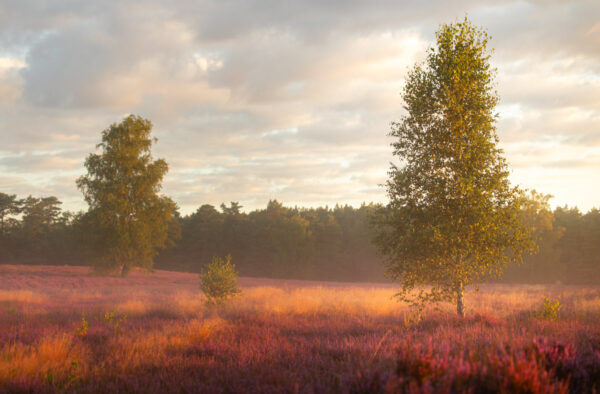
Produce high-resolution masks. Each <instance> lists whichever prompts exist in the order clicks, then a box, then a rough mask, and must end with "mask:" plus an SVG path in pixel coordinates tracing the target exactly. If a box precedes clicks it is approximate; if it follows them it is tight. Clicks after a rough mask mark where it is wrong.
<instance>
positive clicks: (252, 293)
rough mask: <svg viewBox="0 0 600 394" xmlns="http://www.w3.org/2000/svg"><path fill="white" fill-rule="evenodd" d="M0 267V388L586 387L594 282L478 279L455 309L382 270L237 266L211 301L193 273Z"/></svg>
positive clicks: (598, 308)
mask: <svg viewBox="0 0 600 394" xmlns="http://www.w3.org/2000/svg"><path fill="white" fill-rule="evenodd" d="M0 278H2V280H0V392H48V393H52V392H102V393H104V392H140V393H152V392H173V393H175V392H177V393H180V392H215V393H219V392H244V393H246V392H310V393H312V392H465V391H471V392H484V391H488V392H594V391H596V392H597V391H600V288H592V287H575V286H528V285H523V286H509V285H486V286H483V287H482V289H481V291H480V292H479V293H475V292H467V295H466V305H467V317H466V318H464V319H460V318H457V317H456V316H455V313H454V308H453V306H451V305H442V306H441V308H440V310H429V311H427V312H426V313H425V314H424V315H423V316H422V317H421V318H415V317H414V316H412V315H411V312H410V310H409V309H408V308H406V307H405V306H404V305H402V304H398V303H397V302H396V301H394V300H392V299H391V297H392V295H393V294H394V288H393V286H390V285H368V284H342V283H325V282H324V283H319V282H303V281H282V280H266V279H250V278H242V279H241V280H240V284H241V289H242V292H243V293H242V295H241V296H240V297H238V298H237V299H236V300H234V301H233V302H231V303H229V304H226V305H225V306H223V307H221V308H211V307H208V306H206V304H205V302H204V301H205V300H204V299H203V296H202V295H201V292H200V290H199V288H198V286H199V284H198V277H197V275H193V274H183V273H172V272H164V271H157V273H155V274H146V273H143V272H133V273H132V275H131V277H130V278H126V279H122V278H117V277H108V278H104V277H96V276H93V275H90V274H89V271H88V269H87V268H83V267H24V266H7V265H4V266H0ZM545 297H547V298H545ZM559 297H560V298H559ZM544 299H560V304H561V308H560V319H558V320H556V321H553V320H548V319H544V318H543V317H541V316H540V313H539V311H540V307H541V306H542V305H543V304H542V303H543V302H544ZM84 321H85V322H86V323H84ZM84 326H85V329H84Z"/></svg>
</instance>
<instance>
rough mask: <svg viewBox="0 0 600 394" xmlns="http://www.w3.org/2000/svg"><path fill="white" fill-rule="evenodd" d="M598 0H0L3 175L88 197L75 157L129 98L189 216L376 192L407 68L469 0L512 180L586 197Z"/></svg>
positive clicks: (14, 187)
mask: <svg viewBox="0 0 600 394" xmlns="http://www.w3.org/2000/svg"><path fill="white" fill-rule="evenodd" d="M599 13H600V4H598V2H597V1H587V0H578V1H571V2H562V1H549V2H548V1H541V2H538V1H509V2H506V1H499V0H498V1H496V0H487V1H484V2H481V1H474V0H472V1H471V0H462V1H459V2H442V1H436V2H434V3H427V4H424V3H422V2H418V1H408V2H398V1H392V0H386V1H380V2H365V1H361V0H349V1H343V2H342V1H321V0H307V1H302V2H281V1H275V0H264V1H258V0H250V1H241V0H238V1H192V0H174V1H171V2H169V3H168V4H167V3H165V2H161V1H157V0H140V1H134V0H125V1H116V0H109V1H103V2H81V1H76V0H58V1H54V2H38V1H33V0H6V1H3V2H2V4H0V48H2V50H1V51H0V119H2V123H0V139H1V140H2V146H0V168H1V169H2V172H3V173H10V174H11V176H10V177H5V178H2V179H0V187H1V188H2V189H3V191H5V192H10V193H20V194H29V193H31V194H34V195H36V194H40V195H41V194H44V193H50V194H55V195H57V196H58V197H59V198H61V199H64V200H65V204H64V207H65V208H67V209H68V208H69V207H77V208H79V207H82V205H83V202H82V199H81V194H80V193H79V191H77V189H76V188H75V185H74V179H75V178H76V176H77V175H78V174H80V173H82V172H83V161H84V159H85V157H86V155H87V154H88V153H90V152H93V151H94V150H95V145H96V144H97V143H98V142H99V140H100V132H101V131H102V130H103V129H105V128H106V127H108V126H109V125H110V124H111V123H113V122H118V121H119V120H120V119H121V118H122V117H123V116H124V115H126V114H129V113H136V114H140V115H141V116H144V117H146V118H149V119H151V120H152V121H153V123H154V135H155V136H157V137H158V143H157V144H156V145H155V146H154V150H153V152H154V155H155V156H156V157H164V158H165V159H166V160H167V161H168V162H169V164H170V172H169V174H168V175H167V177H166V178H165V182H164V192H165V193H167V194H169V195H171V196H172V197H173V198H174V199H175V200H176V201H177V202H178V203H179V204H180V206H181V207H182V210H183V212H184V213H187V212H191V211H193V210H195V209H196V208H197V207H198V206H199V205H201V204H202V203H205V202H210V203H213V204H215V205H217V204H219V203H220V202H222V201H230V200H239V201H240V202H242V205H244V206H245V207H246V208H247V209H254V208H258V207H262V206H264V204H265V203H266V201H268V200H269V199H272V198H277V199H279V200H282V201H284V202H286V203H289V204H297V205H313V206H314V205H318V204H329V205H332V204H335V203H336V202H339V203H346V202H348V203H353V204H358V203H360V202H362V201H384V200H385V191H384V189H383V188H380V187H378V186H377V185H378V184H380V183H383V182H384V181H385V179H386V176H387V170H388V166H389V164H388V163H389V162H390V161H391V160H393V157H392V155H391V148H390V147H389V143H390V142H391V140H390V139H389V137H387V133H388V131H389V125H390V122H391V121H394V120H398V119H399V118H400V116H401V115H402V113H403V111H404V110H403V109H402V100H401V97H400V95H399V93H400V92H401V89H402V86H403V83H404V77H405V75H406V71H407V70H408V69H409V68H410V67H412V66H413V65H414V64H415V62H419V61H421V60H422V59H423V58H424V56H425V50H426V48H427V47H428V46H429V45H431V43H432V42H433V40H434V32H435V30H437V28H438V27H439V24H441V23H446V22H454V21H456V20H460V19H462V18H463V17H464V16H465V15H468V16H469V18H471V19H472V20H473V21H474V23H476V24H478V25H481V26H485V27H486V28H487V30H488V31H489V32H490V34H491V35H492V36H493V40H492V42H491V45H492V46H493V47H495V53H494V56H493V58H492V61H493V63H494V65H495V66H496V67H497V68H498V78H497V89H498V92H499V94H500V97H501V105H500V106H499V107H498V112H499V122H498V125H497V126H498V134H499V136H500V139H501V142H502V147H503V148H504V149H505V152H506V156H507V159H508V161H509V163H510V164H511V166H512V168H513V175H512V177H513V180H514V181H515V182H517V183H521V184H524V185H526V186H528V187H535V188H538V189H540V190H542V191H545V192H548V193H552V194H555V195H556V196H557V198H556V203H557V204H564V203H569V204H571V205H574V204H575V205H579V206H580V207H582V208H583V209H588V208H590V207H591V206H593V205H598V203H597V202H596V201H594V197H593V196H594V195H597V194H598V191H599V190H597V189H594V187H596V188H597V186H590V185H589V184H590V183H591V184H596V185H598V184H600V182H599V181H600V179H598V175H597V174H594V173H593V172H591V169H592V168H594V166H596V165H597V160H598V159H597V156H594V152H597V151H598V149H600V137H599V136H600V122H599V116H600V115H599V108H600V93H599V92H600V86H599V85H600V24H599V22H598V21H597V17H596V15H598V14H599ZM557 171H560V174H561V177H562V176H564V179H562V178H561V179H560V180H559V179H557V176H556V173H557ZM580 174H586V176H588V180H587V183H586V184H585V185H583V184H580V183H579V182H581V179H582V178H581V176H580ZM561 188H566V189H568V192H564V193H561V190H562V189H561ZM590 188H592V189H593V190H595V194H594V193H590ZM553 189H557V190H553ZM567 199H570V200H568V201H567Z"/></svg>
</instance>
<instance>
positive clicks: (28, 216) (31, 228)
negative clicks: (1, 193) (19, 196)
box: [21, 196, 62, 240]
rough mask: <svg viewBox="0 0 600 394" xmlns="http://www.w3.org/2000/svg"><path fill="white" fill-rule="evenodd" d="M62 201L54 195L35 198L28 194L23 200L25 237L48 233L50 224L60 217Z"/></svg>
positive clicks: (40, 235)
mask: <svg viewBox="0 0 600 394" xmlns="http://www.w3.org/2000/svg"><path fill="white" fill-rule="evenodd" d="M61 204H62V202H60V201H59V200H58V198H56V197H54V196H50V197H42V198H36V197H32V196H29V197H27V198H26V199H25V200H23V207H22V208H21V210H22V212H23V224H22V225H23V232H24V233H25V234H26V237H27V238H29V239H30V240H31V239H35V238H38V237H43V236H44V235H46V234H48V233H49V231H50V228H51V226H52V225H54V224H56V223H57V222H58V221H59V220H60V217H61V209H60V205H61Z"/></svg>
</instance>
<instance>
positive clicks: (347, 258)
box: [0, 192, 600, 284]
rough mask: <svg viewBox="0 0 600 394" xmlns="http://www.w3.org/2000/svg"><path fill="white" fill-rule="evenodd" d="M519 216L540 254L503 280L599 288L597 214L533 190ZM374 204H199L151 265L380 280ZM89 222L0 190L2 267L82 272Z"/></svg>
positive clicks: (52, 202)
mask: <svg viewBox="0 0 600 394" xmlns="http://www.w3.org/2000/svg"><path fill="white" fill-rule="evenodd" d="M527 197H528V199H527V201H528V204H526V205H525V208H524V210H523V212H522V219H523V220H524V221H525V222H526V223H527V224H528V226H530V228H531V230H532V232H533V234H534V235H535V238H536V241H537V244H538V251H537V253H535V254H533V255H529V256H526V257H525V259H524V261H523V262H522V263H521V264H518V265H512V266H509V267H508V268H507V269H506V271H505V274H504V276H503V278H501V279H498V280H501V281H502V282H507V283H549V284H555V283H562V284H594V283H599V282H600V210H598V209H591V210H590V211H588V212H587V213H582V212H580V211H579V209H577V208H576V207H568V206H565V207H557V208H556V209H554V210H552V209H551V208H550V205H549V199H550V196H548V195H543V194H539V193H536V192H531V193H529V195H528V196H527ZM381 209H384V208H383V207H382V206H381V205H379V204H374V203H370V204H363V205H361V206H360V207H352V206H348V205H336V206H335V207H319V208H301V207H287V206H285V205H283V204H282V203H280V202H278V201H276V200H272V201H269V202H268V204H267V206H266V208H264V209H257V210H254V211H251V212H245V211H243V207H242V206H241V205H240V204H239V203H237V202H231V203H230V204H229V205H226V204H221V206H220V207H215V206H212V205H209V204H204V205H201V206H200V207H199V208H198V209H197V210H196V211H195V212H193V213H191V214H189V215H185V216H181V215H177V224H178V226H172V227H173V228H171V229H170V231H169V234H170V236H169V237H170V239H169V242H168V244H169V247H168V248H166V249H164V250H162V251H161V252H160V253H159V255H158V256H157V257H156V259H155V261H156V263H155V268H158V269H165V270H172V271H182V272H200V270H201V268H202V267H203V266H204V265H205V264H207V263H209V262H210V260H211V258H212V257H213V256H225V255H227V254H230V255H231V256H232V262H233V263H234V264H235V265H236V267H237V269H238V270H239V272H240V275H242V276H248V277H270V278H286V279H310V280H332V281H363V282H365V281H371V282H385V281H387V279H386V278H385V277H384V268H383V266H382V264H381V261H380V258H379V256H378V255H377V251H376V248H375V246H373V244H372V243H371V239H372V238H373V231H374V230H373V228H372V225H371V221H372V220H371V218H372V216H373V214H374V212H375V211H377V210H381ZM84 217H85V215H84V214H83V213H81V212H80V213H73V212H69V211H66V210H63V209H61V201H60V200H59V199H58V198H56V197H54V196H48V197H32V196H28V197H25V198H19V197H18V196H16V195H14V194H13V195H9V194H5V193H0V264H27V265H39V264H44V265H86V261H87V259H88V250H87V249H86V247H85V246H84V245H86V244H87V243H86V236H87V235H88V234H89V233H90V232H91V231H90V229H87V228H86V221H85V220H84Z"/></svg>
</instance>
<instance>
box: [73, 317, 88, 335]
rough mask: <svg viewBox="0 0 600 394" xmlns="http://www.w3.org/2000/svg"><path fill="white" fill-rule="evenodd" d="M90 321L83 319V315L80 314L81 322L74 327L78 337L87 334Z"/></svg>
mask: <svg viewBox="0 0 600 394" xmlns="http://www.w3.org/2000/svg"><path fill="white" fill-rule="evenodd" d="M89 327H90V323H89V322H88V321H87V320H85V315H84V314H82V315H81V324H80V325H79V326H78V327H77V328H76V329H75V335H77V336H78V337H84V336H86V335H87V332H88V329H89Z"/></svg>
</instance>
